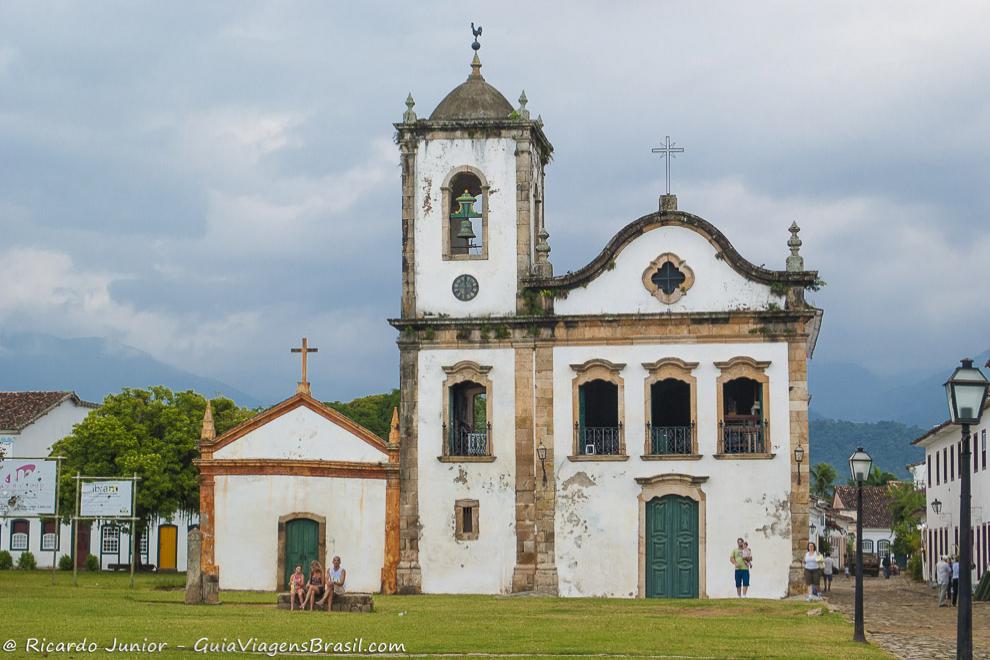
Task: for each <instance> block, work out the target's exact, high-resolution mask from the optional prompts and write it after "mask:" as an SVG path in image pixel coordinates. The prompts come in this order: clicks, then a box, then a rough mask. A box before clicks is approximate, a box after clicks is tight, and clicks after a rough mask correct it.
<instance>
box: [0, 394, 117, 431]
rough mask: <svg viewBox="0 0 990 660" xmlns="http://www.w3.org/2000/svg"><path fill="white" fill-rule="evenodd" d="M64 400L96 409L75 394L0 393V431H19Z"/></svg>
mask: <svg viewBox="0 0 990 660" xmlns="http://www.w3.org/2000/svg"><path fill="white" fill-rule="evenodd" d="M66 399H71V400H72V401H74V402H75V403H76V405H78V406H84V407H86V408H97V407H98V406H97V404H95V403H90V402H88V401H83V400H82V399H80V398H79V397H78V396H76V394H75V392H0V430H3V431H14V432H17V431H21V430H22V429H23V428H24V427H26V426H28V425H29V424H31V423H32V422H34V421H35V420H36V419H38V418H39V417H41V416H42V415H44V414H45V413H47V412H48V411H49V410H51V409H52V408H54V407H55V406H57V405H58V404H60V403H62V402H63V401H65V400H66Z"/></svg>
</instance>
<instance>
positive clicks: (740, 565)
mask: <svg viewBox="0 0 990 660" xmlns="http://www.w3.org/2000/svg"><path fill="white" fill-rule="evenodd" d="M729 563H731V564H732V566H733V567H734V568H735V569H736V596H738V597H740V598H745V596H746V592H747V591H749V567H750V566H751V565H752V563H753V554H752V553H751V552H750V551H749V548H748V547H747V546H746V541H745V540H744V539H742V538H738V539H736V547H735V548H733V549H732V554H730V555H729Z"/></svg>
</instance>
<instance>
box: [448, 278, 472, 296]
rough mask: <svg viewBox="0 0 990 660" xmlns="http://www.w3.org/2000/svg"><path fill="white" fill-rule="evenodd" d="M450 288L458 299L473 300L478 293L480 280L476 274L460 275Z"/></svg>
mask: <svg viewBox="0 0 990 660" xmlns="http://www.w3.org/2000/svg"><path fill="white" fill-rule="evenodd" d="M450 288H451V290H452V291H453V292H454V296H455V297H456V298H457V299H458V300H471V299H472V298H474V297H475V296H476V295H478V280H476V279H475V277H474V275H467V274H465V275H458V276H457V277H456V278H455V279H454V284H453V286H451V287H450Z"/></svg>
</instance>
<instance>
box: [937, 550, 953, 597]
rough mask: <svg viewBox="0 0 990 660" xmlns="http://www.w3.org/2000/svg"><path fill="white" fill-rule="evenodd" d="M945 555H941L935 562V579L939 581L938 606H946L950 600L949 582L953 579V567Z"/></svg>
mask: <svg viewBox="0 0 990 660" xmlns="http://www.w3.org/2000/svg"><path fill="white" fill-rule="evenodd" d="M945 559H946V558H945V556H944V555H943V556H942V557H939V559H938V563H937V564H935V581H936V582H938V606H939V607H945V606H946V605H948V600H949V582H950V581H951V580H952V567H951V566H949V562H947V561H946V560H945Z"/></svg>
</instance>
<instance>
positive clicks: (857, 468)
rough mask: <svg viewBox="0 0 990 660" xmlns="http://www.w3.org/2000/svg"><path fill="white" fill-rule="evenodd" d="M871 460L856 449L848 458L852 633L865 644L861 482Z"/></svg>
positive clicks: (854, 639) (868, 469) (860, 450)
mask: <svg viewBox="0 0 990 660" xmlns="http://www.w3.org/2000/svg"><path fill="white" fill-rule="evenodd" d="M872 468H873V459H872V458H870V455H869V454H867V453H866V452H865V451H863V448H862V447H860V448H858V449H857V450H856V451H855V452H854V453H853V455H852V456H850V457H849V471H850V472H852V477H853V479H854V480H855V481H856V616H855V622H856V629H855V631H854V632H853V641H854V642H863V643H864V644H865V643H866V631H865V630H864V627H863V482H864V481H866V480H867V479H868V478H869V476H870V470H871V469H872Z"/></svg>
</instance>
